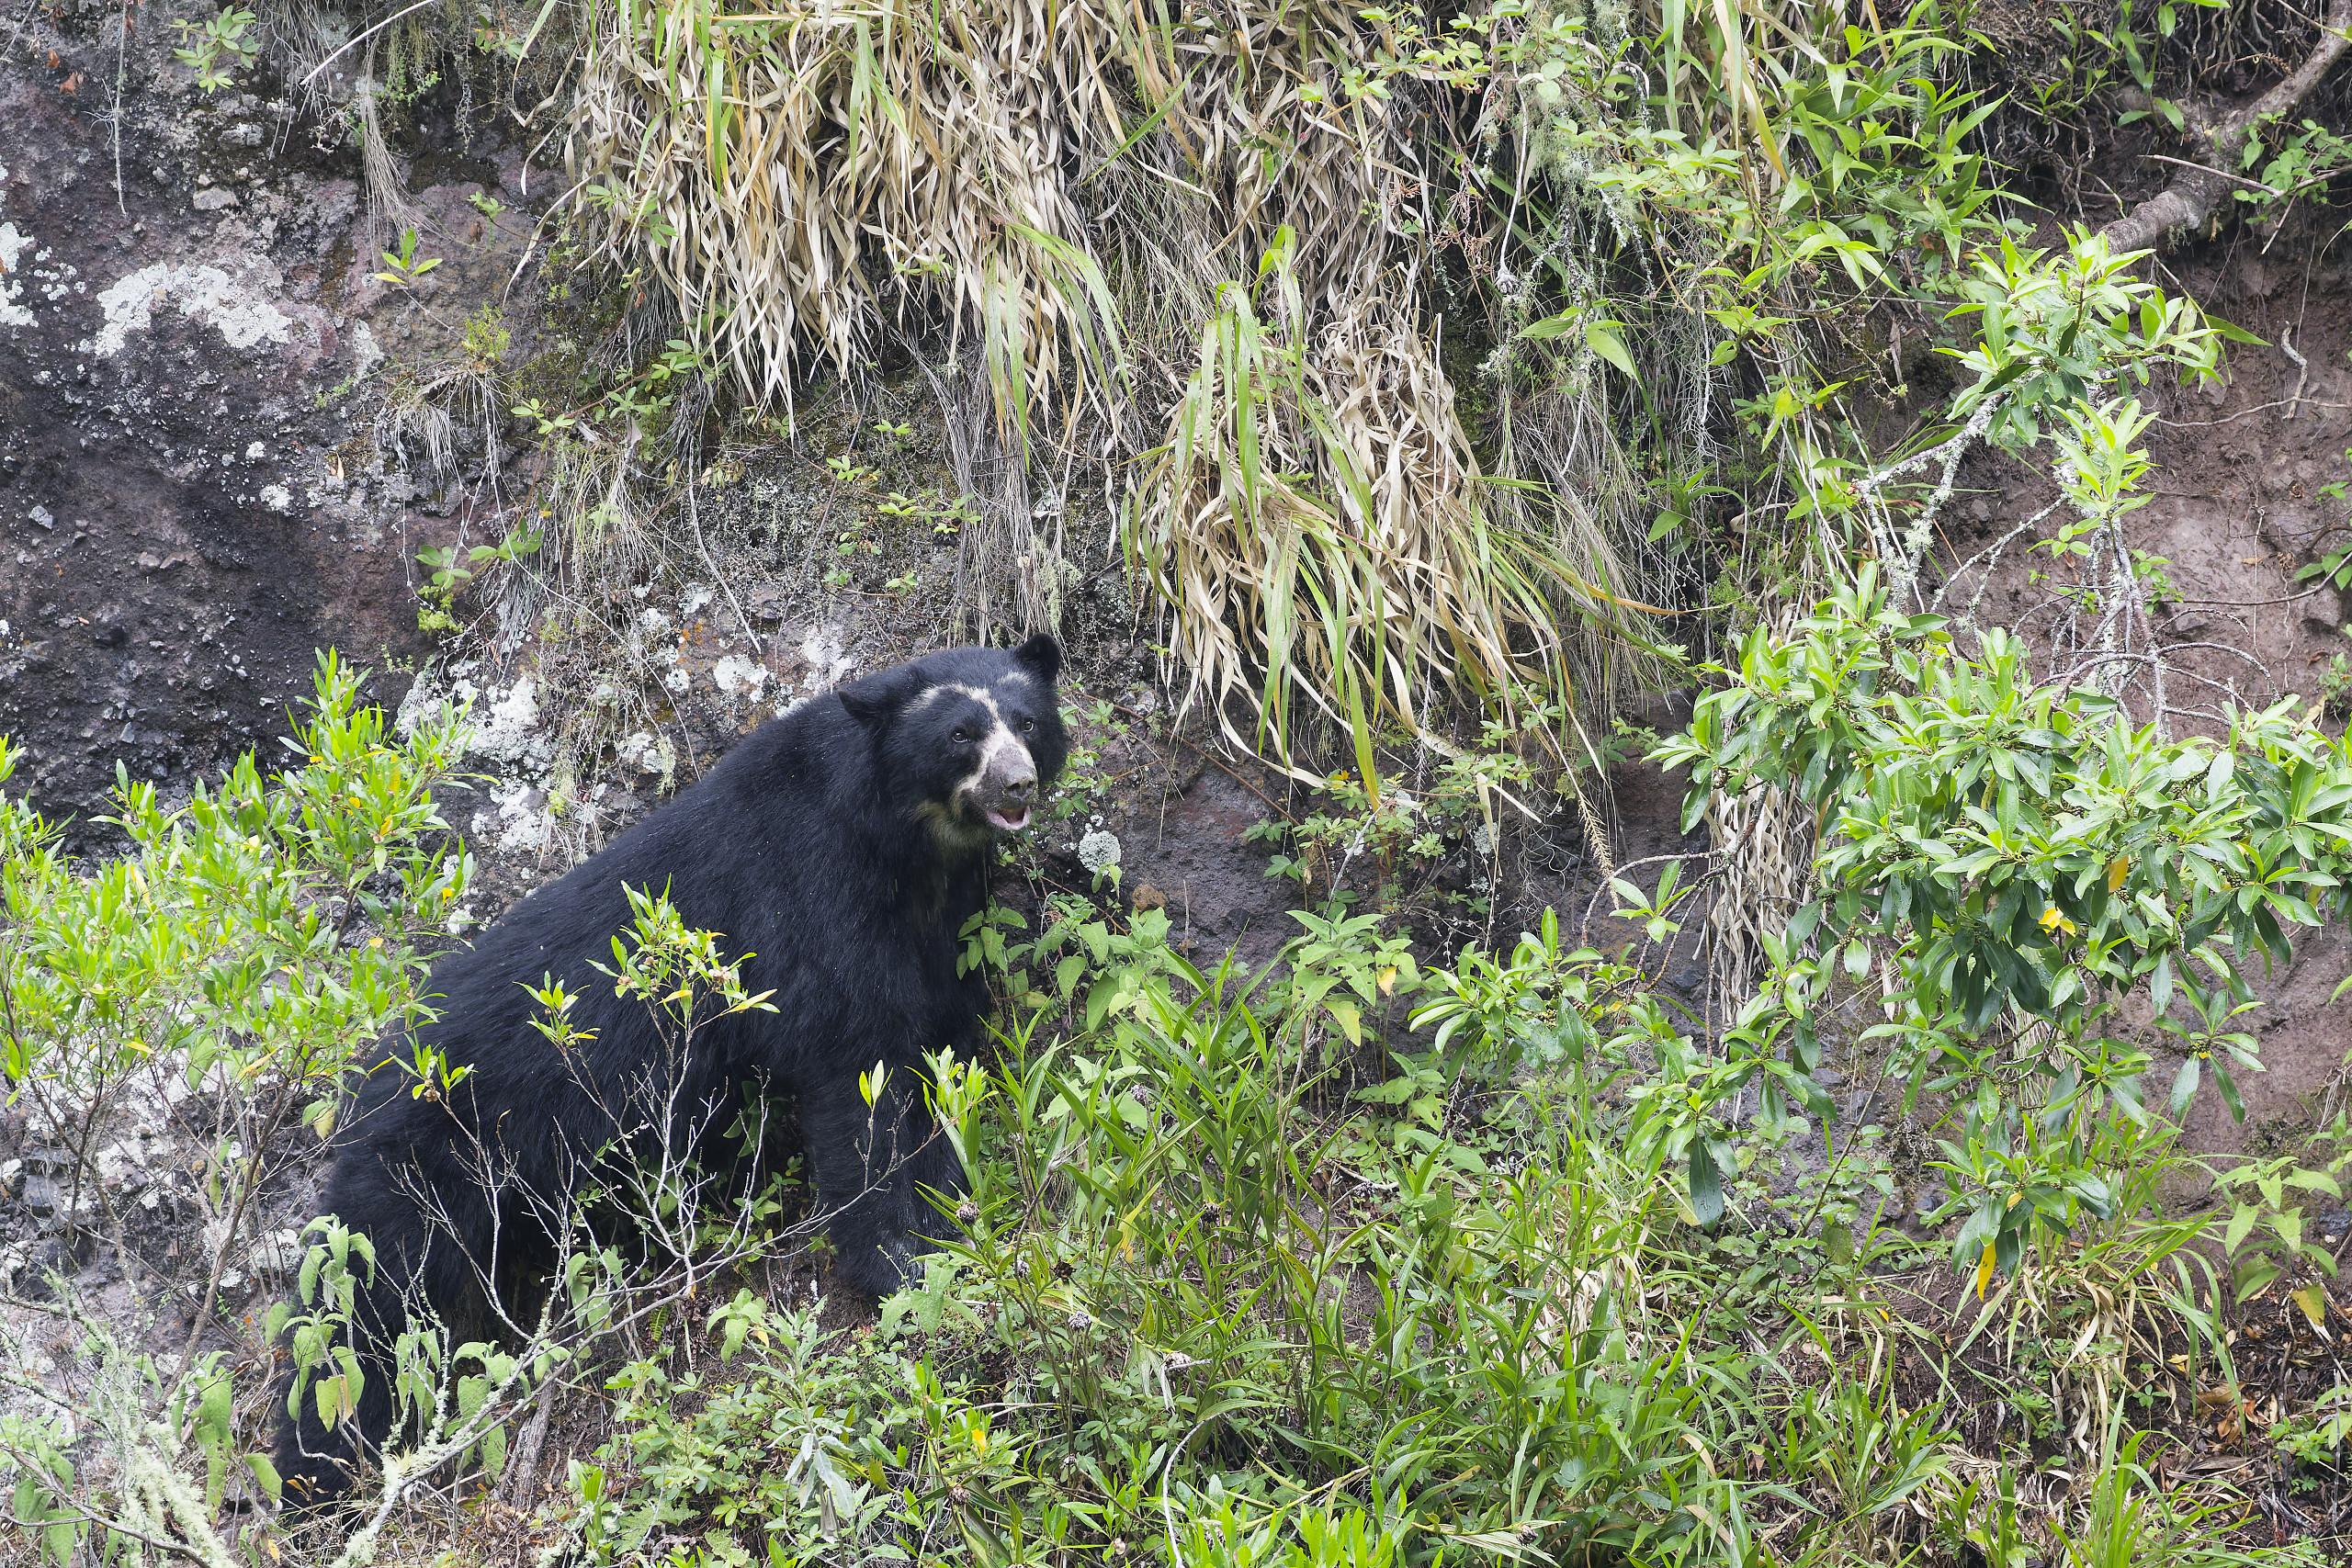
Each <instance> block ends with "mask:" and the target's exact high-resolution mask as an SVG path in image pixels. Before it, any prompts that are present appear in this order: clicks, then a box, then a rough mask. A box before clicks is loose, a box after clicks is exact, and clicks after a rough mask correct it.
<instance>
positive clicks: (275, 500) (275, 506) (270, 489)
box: [254, 442, 294, 512]
mask: <svg viewBox="0 0 2352 1568" xmlns="http://www.w3.org/2000/svg"><path fill="white" fill-rule="evenodd" d="M254 445H255V446H259V445H260V443H259V442H255V443H254ZM261 503H262V504H263V505H264V506H266V507H268V508H269V509H270V510H271V511H272V512H291V511H293V510H294V492H293V491H289V490H288V489H287V488H286V487H285V486H284V485H264V486H262V487H261Z"/></svg>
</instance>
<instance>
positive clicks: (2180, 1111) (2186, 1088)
mask: <svg viewBox="0 0 2352 1568" xmlns="http://www.w3.org/2000/svg"><path fill="white" fill-rule="evenodd" d="M2203 1072H2204V1064H2203V1063H2201V1062H2199V1060H2198V1059H2197V1058H2196V1057H2194V1056H2191V1057H2189V1058H2188V1060H2187V1061H2185V1062H2183V1063H2181V1065H2180V1071H2178V1072H2177V1073H2175V1074H2174V1075H2173V1079H2172V1102H2171V1103H2172V1119H2173V1120H2174V1121H2176V1122H2177V1121H2179V1120H2180V1119H2181V1117H2183V1116H2184V1115H2186V1114H2188V1102H2189V1101H2190V1100H2194V1099H2196V1098H2197V1080H2198V1078H2199V1077H2200V1076H2202V1074H2203Z"/></svg>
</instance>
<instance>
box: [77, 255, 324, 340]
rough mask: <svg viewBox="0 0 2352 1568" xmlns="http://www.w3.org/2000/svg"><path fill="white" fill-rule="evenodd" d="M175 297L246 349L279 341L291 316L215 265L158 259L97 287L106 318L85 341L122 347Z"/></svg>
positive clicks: (191, 317)
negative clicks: (188, 263)
mask: <svg viewBox="0 0 2352 1568" xmlns="http://www.w3.org/2000/svg"><path fill="white" fill-rule="evenodd" d="M167 300H172V301H176V302H177V303H178V305H179V308H180V315H181V316H182V317H183V318H185V319H187V320H188V321H202V322H203V323H204V324H205V325H207V326H209V327H213V328H215V329H217V330H218V331H219V332H220V336H221V338H222V340H223V341H224V342H226V343H227V344H228V345H229V346H230V347H231V348H234V349H247V348H251V347H253V346H254V344H257V343H284V342H286V341H287V338H288V334H289V333H290V332H291V331H292V328H293V325H294V321H293V318H292V317H290V316H288V315H286V314H285V313H284V312H283V311H281V310H278V309H277V307H276V306H274V305H272V304H270V303H269V301H268V300H266V299H262V298H261V297H260V296H259V295H257V294H254V293H253V292H251V291H250V290H248V289H245V288H240V287H238V286H237V285H236V284H235V283H233V282H232V281H230V278H229V275H228V274H227V273H225V272H222V271H221V270H220V268H219V267H217V266H172V265H165V264H164V263H161V262H158V263H156V264H155V265H153V266H143V267H141V268H140V269H139V270H138V271H137V272H134V273H132V274H131V275H130V276H128V277H126V278H124V279H122V280H121V281H120V282H119V283H116V284H114V285H113V286H112V287H110V288H104V289H101V290H99V292H98V305H99V308H100V309H102V310H105V311H106V318H107V324H106V325H105V326H103V327H101V328H100V329H98V335H97V336H96V337H95V338H93V339H91V340H90V341H89V342H88V343H87V344H85V345H84V347H85V348H86V349H87V350H89V351H91V352H94V353H96V355H98V356H99V357H100V358H102V359H103V358H109V357H111V356H112V355H117V354H119V353H121V352H122V347H123V344H125V342H127V341H128V340H129V337H130V333H134V332H145V331H147V330H148V329H149V328H150V327H152V326H153V324H154V312H155V308H156V307H157V306H158V305H160V304H163V303H164V302H165V301H167Z"/></svg>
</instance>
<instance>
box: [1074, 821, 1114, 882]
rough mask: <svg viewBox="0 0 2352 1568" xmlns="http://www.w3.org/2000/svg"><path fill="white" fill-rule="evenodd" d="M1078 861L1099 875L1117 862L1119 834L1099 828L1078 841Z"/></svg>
mask: <svg viewBox="0 0 2352 1568" xmlns="http://www.w3.org/2000/svg"><path fill="white" fill-rule="evenodd" d="M1078 863H1079V864H1080V865H1082V866H1084V867H1085V868H1086V869H1087V871H1088V872H1089V873H1090V874H1093V875H1095V876H1100V875H1102V874H1103V873H1104V872H1106V871H1110V870H1112V869H1114V867H1116V866H1117V865H1118V863H1119V836H1118V835H1117V834H1116V833H1113V832H1108V831H1105V830H1104V829H1101V828H1097V829H1094V830H1093V831H1092V832H1091V833H1089V834H1087V835H1086V836H1085V837H1084V838H1082V839H1080V840H1079V841H1078Z"/></svg>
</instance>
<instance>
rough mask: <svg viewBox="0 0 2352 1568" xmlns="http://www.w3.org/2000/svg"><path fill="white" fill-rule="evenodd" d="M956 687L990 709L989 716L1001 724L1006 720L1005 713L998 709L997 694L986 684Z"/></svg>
mask: <svg viewBox="0 0 2352 1568" xmlns="http://www.w3.org/2000/svg"><path fill="white" fill-rule="evenodd" d="M954 689H955V690H956V691H958V692H961V693H963V694H965V695H966V696H967V697H969V698H971V699H972V700H973V701H974V702H976V703H978V704H979V705H981V706H982V707H984V708H986V709H988V710H989V717H990V718H992V719H994V720H996V721H997V722H998V723H999V724H1002V723H1003V722H1004V715H1003V714H1002V713H1001V712H1000V711H999V710H998V708H997V705H996V694H995V693H993V692H991V691H989V689H988V688H987V687H986V686H957V687H956V688H954Z"/></svg>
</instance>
